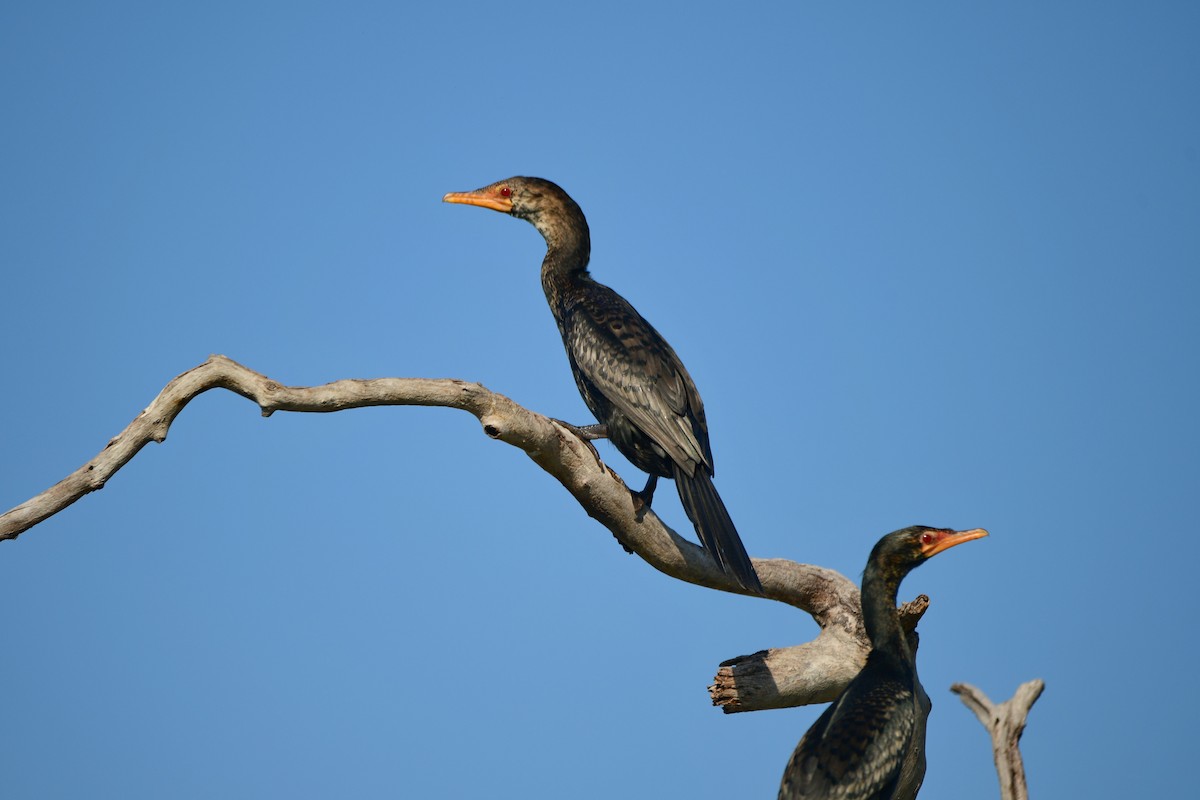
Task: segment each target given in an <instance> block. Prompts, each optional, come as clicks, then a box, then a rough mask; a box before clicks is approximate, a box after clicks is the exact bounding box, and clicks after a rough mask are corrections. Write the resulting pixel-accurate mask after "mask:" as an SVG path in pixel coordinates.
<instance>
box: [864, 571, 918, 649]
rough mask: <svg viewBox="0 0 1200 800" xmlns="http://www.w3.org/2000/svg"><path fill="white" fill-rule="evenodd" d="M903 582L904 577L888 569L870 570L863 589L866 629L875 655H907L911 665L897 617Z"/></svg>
mask: <svg viewBox="0 0 1200 800" xmlns="http://www.w3.org/2000/svg"><path fill="white" fill-rule="evenodd" d="M903 578H904V575H897V574H895V573H893V572H891V571H889V570H887V569H881V570H875V569H870V568H868V569H867V571H866V573H865V574H864V575H863V585H862V611H863V625H864V626H865V627H866V629H867V637H868V638H869V639H870V640H871V649H872V651H874V652H880V653H889V654H903V655H904V656H905V657H906V660H908V661H911V660H912V658H911V653H910V649H909V646H908V640H907V639H906V638H905V636H904V631H903V629H902V628H901V627H900V616H899V614H897V613H896V593H897V591H898V590H899V588H900V581H901V580H902V579H903Z"/></svg>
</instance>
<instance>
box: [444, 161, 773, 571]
mask: <svg viewBox="0 0 1200 800" xmlns="http://www.w3.org/2000/svg"><path fill="white" fill-rule="evenodd" d="M442 199H443V200H444V201H446V202H448V203H465V204H467V205H473V206H482V207H483V208H490V209H493V210H495V211H502V212H504V213H506V214H511V215H512V216H514V217H518V218H519V219H523V220H526V221H528V222H530V223H531V224H532V225H533V226H534V227H535V228H537V229H538V231H539V232H540V233H541V234H542V236H543V237H544V238H545V240H546V257H545V259H544V260H543V261H542V289H543V290H544V291H545V293H546V300H547V301H549V303H550V311H551V312H552V313H553V314H554V319H555V321H556V322H557V323H558V330H559V332H560V333H561V334H562V339H563V344H564V346H565V347H566V349H567V358H568V359H569V360H570V362H571V371H572V372H573V373H574V375H575V384H576V386H578V387H579V393H580V394H581V395H583V401H584V402H585V403H586V404H587V407H588V408H589V409H591V411H592V413H593V414H595V415H596V419H597V420H598V421H599V423H600V424H599V425H597V426H589V427H585V428H580V429H577V430H579V431H580V432H581V434H582V435H584V436H586V437H588V438H599V437H602V436H605V435H606V436H608V438H609V439H611V440H612V443H613V444H614V445H615V446H616V448H617V450H619V451H620V452H621V454H622V455H624V456H625V457H626V458H627V459H629V461H630V462H632V463H633V464H634V466H636V467H637V468H638V469H641V470H643V471H645V472H647V473H649V479H648V480H647V482H646V487H645V488H644V489H643V490H642V491H641V492H640V493H639V494H640V496H641V497H642V500H643V501H644V502H645V503H646V505H647V506H649V504H650V501H651V498H652V497H653V494H654V489H655V486H656V485H657V481H658V478H660V477H662V478H671V479H673V480H674V481H675V486H676V488H677V489H678V490H679V499H680V500H681V501H682V503H683V508H684V510H685V511H686V512H687V515H688V519H690V520H691V521H692V524H693V525H694V526H695V528H696V534H697V535H698V536H699V538H700V542H701V544H702V545H703V546H704V549H705V550H707V551H708V553H709V555H711V556H712V557H713V559H714V560H715V561H716V563H717V565H718V566H719V567H720V568H721V570H722V571H723V572H725V573H726V574H728V575H731V576H732V577H733V578H734V579H735V580H736V581H737V582H738V583H739V584H740V585H741V586H742V587H743V588H744V589H746V590H747V591H749V592H754V593H761V592H762V585H761V584H760V583H759V580H758V575H757V574H756V573H755V572H754V565H753V564H752V563H751V561H750V557H749V556H748V555H747V554H746V548H745V547H744V546H743V545H742V540H741V538H740V537H739V536H738V532H737V528H736V527H734V524H733V520H732V519H731V518H730V516H729V512H728V511H726V510H725V504H724V503H723V502H721V496H720V495H719V494H717V490H716V487H714V486H713V482H712V477H713V457H712V450H711V448H710V446H709V442H708V424H707V422H705V419H704V405H703V403H701V402H700V394H699V392H697V391H696V385H695V384H694V383H693V382H692V378H691V376H690V375H688V372H687V370H686V369H684V367H683V362H681V361H680V360H679V356H677V355H675V351H674V350H672V349H671V346H670V345H669V344H667V342H666V340H665V339H663V337H662V335H661V334H659V332H658V331H656V330H655V329H654V328H653V326H651V325H650V323H649V322H647V321H646V320H645V319H644V318H643V317H642V315H641V314H639V313H638V312H637V311H636V310H635V309H634V308H633V306H631V305H630V304H629V302H628V301H626V300H625V298H623V297H621V296H620V295H619V294H617V293H616V292H614V291H613V290H612V289H610V288H608V287H607V286H605V285H603V284H601V283H597V282H596V281H595V280H593V279H592V276H591V275H590V274H589V273H588V259H589V257H590V254H591V238H590V234H589V232H588V224H587V220H586V219H585V218H584V216H583V211H581V210H580V208H579V205H578V204H576V202H575V201H574V200H572V199H571V197H570V196H569V195H568V194H567V193H566V192H564V191H563V190H562V189H561V188H559V187H558V186H557V185H556V184H553V183H551V182H550V181H547V180H543V179H541V178H522V177H515V178H509V179H508V180H504V181H499V182H497V183H493V184H491V185H490V186H485V187H483V188H482V189H476V190H475V191H473V192H451V193H449V194H447V195H446V196H445V197H443V198H442Z"/></svg>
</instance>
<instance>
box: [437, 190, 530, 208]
mask: <svg viewBox="0 0 1200 800" xmlns="http://www.w3.org/2000/svg"><path fill="white" fill-rule="evenodd" d="M442 202H443V203H462V204H463V205H468V206H482V207H483V208H490V209H492V210H493V211H503V212H504V213H505V214H508V213H510V212H512V207H513V204H512V198H509V197H501V196H500V195H498V194H494V193H493V192H489V191H488V190H486V189H477V190H476V191H474V192H450V193H449V194H447V195H446V196H445V197H443V198H442Z"/></svg>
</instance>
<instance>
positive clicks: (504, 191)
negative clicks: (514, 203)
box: [500, 186, 512, 197]
mask: <svg viewBox="0 0 1200 800" xmlns="http://www.w3.org/2000/svg"><path fill="white" fill-rule="evenodd" d="M500 196H501V197H512V189H511V188H510V187H508V186H501V187H500Z"/></svg>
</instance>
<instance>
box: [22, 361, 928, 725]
mask: <svg viewBox="0 0 1200 800" xmlns="http://www.w3.org/2000/svg"><path fill="white" fill-rule="evenodd" d="M210 389H226V390H228V391H231V392H235V393H236V394H239V395H241V396H243V397H245V398H247V399H249V400H251V401H253V402H254V403H256V404H257V405H258V406H259V408H260V409H261V410H262V414H263V416H264V417H269V416H271V414H273V413H275V412H276V411H293V412H332V411H344V410H346V409H351V408H362V407H365V406H383V405H398V406H402V405H418V406H444V407H448V408H457V409H461V410H463V411H467V412H469V413H470V414H472V415H474V416H475V417H477V418H478V419H479V421H480V423H481V424H482V426H483V431H484V433H485V434H487V435H488V436H489V437H491V438H493V439H498V440H500V441H502V442H505V443H507V444H510V445H512V446H514V447H517V448H519V449H521V450H523V451H524V452H525V453H526V455H528V456H529V457H530V458H531V459H533V461H534V462H536V463H537V465H538V466H540V467H541V468H542V469H543V470H545V471H546V472H548V473H550V474H551V475H552V476H554V477H555V478H556V479H557V480H558V481H559V482H560V483H561V484H562V485H563V486H564V487H565V488H566V489H567V491H569V492H570V493H571V494H572V495H573V496H574V497H575V499H576V500H577V501H578V502H579V504H580V505H581V506H582V507H583V509H584V510H585V511H586V512H587V513H588V515H590V516H591V517H593V518H595V519H596V520H598V521H600V522H601V523H602V524H603V525H604V526H605V527H606V528H608V529H609V530H610V531H611V532H612V533H613V535H614V536H616V537H617V540H618V541H620V542H621V543H622V544H623V545H625V546H626V547H627V548H629V549H630V550H632V551H633V552H635V553H636V554H637V555H639V556H640V557H641V558H642V559H644V560H645V561H646V562H647V563H648V564H650V565H651V566H652V567H654V568H655V569H657V570H659V571H660V572H663V573H665V574H667V575H670V576H671V577H673V578H678V579H679V580H682V581H688V582H689V583H694V584H697V585H700V586H706V587H709V588H712V589H719V590H721V591H726V592H736V593H744V592H743V591H742V589H741V588H740V587H739V586H738V585H737V584H736V583H735V582H734V581H733V580H732V579H731V578H729V577H727V576H726V575H724V574H723V573H722V572H721V571H720V569H719V568H718V567H717V565H716V564H715V563H714V562H713V561H712V560H711V559H710V557H709V556H708V554H707V553H705V551H704V550H703V549H702V548H700V547H699V546H698V545H695V544H693V543H692V542H690V541H688V540H686V539H684V538H682V537H680V536H679V535H678V534H677V533H675V531H673V530H671V529H670V528H669V527H667V526H666V525H664V524H663V523H662V521H661V520H660V519H659V518H658V516H657V515H655V513H654V512H653V511H652V510H649V509H645V508H644V507H643V506H642V505H641V504H640V502H637V501H636V499H635V496H634V495H633V494H632V493H631V492H630V491H629V489H628V488H627V487H626V486H625V484H624V483H623V482H622V481H621V479H620V478H619V477H618V476H617V475H616V473H614V472H613V471H612V470H610V469H609V468H608V467H607V466H605V465H604V463H603V462H602V461H600V459H599V457H598V456H597V455H596V452H595V450H594V449H593V448H592V447H591V446H590V445H589V444H588V443H587V442H583V441H581V440H580V439H579V438H577V437H576V436H575V435H574V434H573V433H571V432H570V431H569V430H568V429H567V428H565V427H563V426H562V425H560V424H558V423H556V422H555V421H554V420H551V419H549V418H547V417H544V416H542V415H541V414H537V413H535V412H533V411H529V410H528V409H526V408H523V407H522V406H519V405H517V404H516V403H514V402H513V401H512V400H510V399H508V398H507V397H505V396H503V395H500V394H497V393H495V392H491V391H489V390H488V389H486V388H484V387H483V386H481V385H479V384H477V383H467V382H465V381H460V380H452V379H440V380H434V379H425V378H378V379H374V380H340V381H334V382H333V383H327V384H324V385H321V386H313V387H297V386H284V385H282V384H280V383H278V382H276V381H273V380H271V379H270V378H267V377H266V376H265V375H261V374H259V373H257V372H254V371H253V370H251V369H248V368H247V367H244V366H242V365H241V364H239V363H237V362H236V361H233V360H231V359H229V358H226V357H225V356H220V355H214V356H211V357H210V358H209V359H208V360H207V361H205V362H204V363H203V364H201V365H199V366H197V367H195V368H194V369H191V370H188V371H187V372H185V373H183V374H182V375H179V376H178V377H176V378H175V379H174V380H172V381H171V382H170V383H168V384H167V385H166V387H165V388H164V389H163V390H162V392H160V393H159V395H158V397H156V398H154V400H153V402H151V403H150V405H149V406H147V407H146V409H145V410H144V411H142V412H141V413H140V414H138V415H137V417H135V418H134V420H133V421H132V422H131V423H129V425H128V426H127V427H126V428H125V430H123V431H122V432H121V433H119V434H118V435H117V436H115V437H114V438H113V439H112V440H111V441H109V443H108V444H107V445H106V446H105V448H104V449H103V450H102V451H100V453H98V454H97V455H96V456H95V457H94V458H92V459H91V460H89V461H88V462H87V463H85V464H84V465H83V466H81V467H80V468H79V469H77V470H75V471H74V472H73V473H71V474H70V475H68V476H67V477H66V478H64V479H63V480H61V481H59V482H58V483H57V484H55V485H54V486H52V487H50V488H49V489H47V490H46V491H44V492H42V493H41V494H39V495H37V496H36V497H33V498H31V499H29V500H27V501H26V502H24V503H21V504H20V505H18V506H17V507H15V508H13V509H12V510H11V511H9V512H7V513H6V514H4V515H2V516H0V541H2V540H5V539H15V538H17V537H18V536H19V535H20V534H21V533H22V532H24V531H26V530H29V529H30V528H31V527H33V526H34V525H37V524H38V523H39V522H41V521H43V520H45V519H47V518H48V517H51V516H53V515H54V514H57V513H58V512H59V511H62V510H63V509H64V508H66V507H67V506H69V505H71V504H72V503H74V502H75V501H77V500H79V499H80V498H81V497H83V496H84V495H86V494H89V493H90V492H94V491H97V490H99V489H102V488H104V485H105V483H106V482H107V481H108V480H109V479H110V478H111V477H112V476H113V475H114V474H116V472H117V471H118V470H120V469H121V467H123V466H124V465H125V464H127V463H129V461H130V460H131V459H132V458H133V457H134V456H136V455H137V454H138V452H139V451H140V450H141V449H142V448H143V447H145V446H146V445H147V444H149V443H150V442H159V443H161V442H163V441H165V440H166V438H167V432H168V429H169V428H170V426H171V424H172V423H173V422H174V421H175V418H176V417H177V416H178V415H179V413H180V412H181V411H182V410H183V408H184V407H185V406H186V405H187V404H188V403H189V402H191V400H192V399H193V398H195V397H197V396H198V395H200V394H203V393H204V392H207V391H209V390H210ZM754 566H755V570H756V571H757V572H758V575H759V577H760V579H761V581H762V584H763V588H764V594H765V596H766V597H768V598H770V599H772V600H777V601H779V602H781V603H787V604H788V605H792V606H795V607H796V608H798V609H801V610H802V611H805V612H807V613H809V614H811V615H812V616H813V618H814V619H815V620H816V621H817V624H818V625H820V627H821V632H820V633H819V634H818V635H817V637H816V638H815V639H814V640H813V641H811V642H808V643H806V644H803V645H800V646H797V647H790V648H782V649H773V650H768V651H763V652H760V653H755V654H753V655H750V656H742V657H739V658H736V659H732V660H730V661H727V662H725V663H724V664H722V665H721V668H720V672H719V673H718V675H717V678H716V682H715V683H714V685H713V686H712V687H710V693H711V695H712V698H713V703H714V705H718V706H720V707H721V708H722V709H723V710H724V711H726V712H727V713H728V712H735V711H755V710H759V709H764V708H781V707H788V706H796V705H804V704H808V703H817V702H825V701H829V700H832V699H834V698H835V697H836V696H837V694H838V693H839V692H840V691H841V690H842V689H843V688H845V686H846V684H847V683H849V682H850V680H851V679H852V678H853V677H854V676H855V675H856V674H857V673H858V671H859V669H861V667H862V665H863V663H864V661H865V659H866V654H867V652H868V651H869V649H870V646H869V644H868V642H867V639H866V635H865V632H864V630H863V627H862V619H861V610H860V605H859V595H858V587H857V586H855V585H854V583H853V582H851V581H850V580H849V579H847V578H846V577H844V576H843V575H841V574H839V573H837V572H834V571H833V570H829V569H824V568H821V567H815V566H810V565H806V564H798V563H796V562H794V561H788V560H786V559H754ZM926 602H927V601H926ZM922 613H924V606H923V605H921V604H919V603H917V604H910V606H909V607H906V609H905V610H903V611H902V614H904V615H905V616H906V618H907V620H908V624H909V625H910V626H915V624H916V621H917V620H918V619H919V618H920V616H921V614H922Z"/></svg>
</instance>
